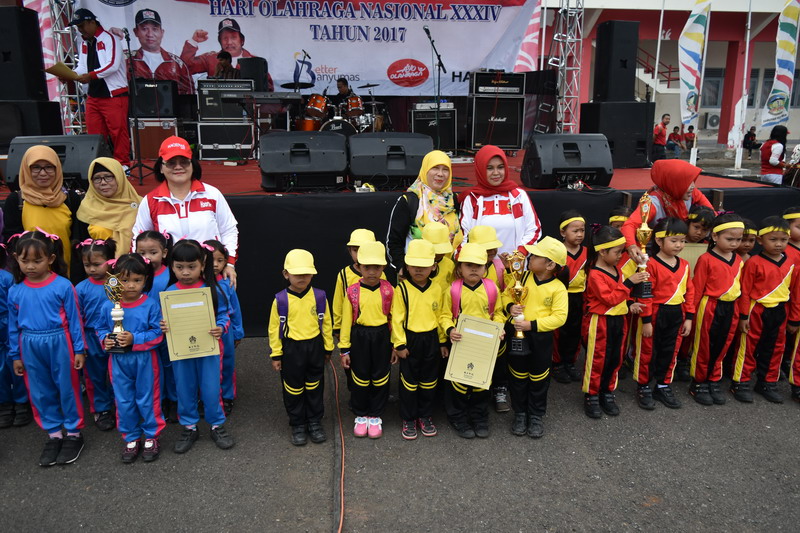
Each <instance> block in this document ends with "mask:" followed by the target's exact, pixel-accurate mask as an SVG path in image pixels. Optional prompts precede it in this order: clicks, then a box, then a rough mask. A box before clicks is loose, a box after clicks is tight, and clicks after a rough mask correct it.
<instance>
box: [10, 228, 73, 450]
mask: <svg viewBox="0 0 800 533" xmlns="http://www.w3.org/2000/svg"><path fill="white" fill-rule="evenodd" d="M9 247H10V249H13V250H14V258H15V259H16V261H14V264H13V265H12V267H13V272H14V279H15V280H16V282H17V284H16V285H14V286H13V287H11V288H10V289H9V291H8V338H9V339H11V342H10V343H9V351H8V357H9V360H11V361H13V365H14V373H15V374H16V375H18V376H24V377H25V384H26V385H27V386H28V393H29V396H30V400H31V407H32V408H33V416H34V418H35V419H36V422H37V423H38V424H39V427H41V428H42V429H43V430H45V431H46V432H47V434H48V436H49V437H50V438H49V439H48V441H47V443H46V444H45V446H44V450H42V454H41V456H40V457H39V464H40V465H41V466H52V465H54V464H69V463H73V462H75V461H76V460H77V459H78V457H79V456H80V454H81V451H82V450H83V435H81V428H83V404H82V402H81V386H80V382H79V380H78V370H80V369H81V368H83V364H84V361H85V356H84V354H85V348H84V347H85V341H84V338H83V322H82V321H81V314H80V311H79V310H78V295H77V293H76V292H75V288H74V287H73V286H72V284H71V283H70V282H69V280H68V279H67V278H65V277H62V274H63V273H66V271H67V267H66V265H65V264H64V259H63V248H62V246H61V243H60V242H59V241H58V236H57V235H50V234H46V233H44V232H42V231H39V230H36V231H27V232H25V233H23V234H22V235H19V236H15V237H12V238H11V240H10V241H9ZM62 430H66V432H67V435H66V437H64V436H63V434H62Z"/></svg>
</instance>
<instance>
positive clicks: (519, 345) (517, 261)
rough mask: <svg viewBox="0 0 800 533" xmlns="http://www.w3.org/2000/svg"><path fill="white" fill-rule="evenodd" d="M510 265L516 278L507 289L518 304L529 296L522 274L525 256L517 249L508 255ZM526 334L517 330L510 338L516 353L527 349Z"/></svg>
mask: <svg viewBox="0 0 800 533" xmlns="http://www.w3.org/2000/svg"><path fill="white" fill-rule="evenodd" d="M508 266H509V269H510V270H511V276H512V277H513V278H514V284H513V285H510V286H509V287H508V288H507V289H506V294H508V295H509V296H510V297H511V300H512V301H513V302H514V303H515V304H516V305H521V304H522V302H523V300H525V298H526V297H527V296H528V288H527V287H524V286H523V285H522V276H523V275H524V274H525V256H524V255H522V254H521V253H519V251H515V252H514V253H513V254H511V255H509V256H508ZM514 320H515V321H520V322H521V321H523V320H525V317H524V316H523V315H519V316H517V317H514ZM524 340H525V334H524V333H523V332H521V331H517V332H516V333H515V334H514V337H513V338H511V339H510V342H509V348H510V350H511V351H512V352H514V353H522V352H524V351H525V343H524V342H523V341H524Z"/></svg>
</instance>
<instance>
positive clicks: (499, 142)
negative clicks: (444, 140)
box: [470, 96, 525, 150]
mask: <svg viewBox="0 0 800 533" xmlns="http://www.w3.org/2000/svg"><path fill="white" fill-rule="evenodd" d="M470 100H471V101H470V106H471V107H472V113H471V118H472V149H473V150H478V149H480V148H481V147H483V146H485V145H487V144H493V145H495V146H497V147H499V148H502V149H503V150H520V149H521V148H522V126H523V115H524V113H525V97H513V98H495V97H485V96H484V97H481V96H476V97H474V98H471V99H470Z"/></svg>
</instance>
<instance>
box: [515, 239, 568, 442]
mask: <svg viewBox="0 0 800 533" xmlns="http://www.w3.org/2000/svg"><path fill="white" fill-rule="evenodd" d="M525 249H526V250H527V251H528V252H530V256H529V257H528V272H526V273H525V275H524V276H523V278H522V285H523V286H524V287H527V289H528V294H527V295H526V297H525V298H524V300H523V301H522V302H521V303H520V304H519V305H517V304H515V303H514V302H513V301H512V300H511V298H510V297H509V296H507V295H506V298H505V300H504V303H505V304H506V305H507V306H508V308H509V313H510V314H511V316H512V317H513V320H514V322H513V324H514V329H515V330H517V331H524V332H525V339H524V342H523V348H522V350H521V351H517V350H514V349H513V348H512V349H510V350H509V351H508V371H509V373H510V374H511V380H510V385H511V386H510V389H511V407H512V408H513V409H514V422H513V423H512V425H511V433H513V434H514V435H518V436H522V435H525V434H526V433H527V434H528V436H529V437H532V438H534V439H538V438H541V437H542V436H544V424H543V422H542V417H543V416H544V415H545V412H546V411H547V390H548V389H549V388H550V364H551V362H552V360H553V332H554V331H555V330H556V329H558V328H560V327H561V326H563V325H564V323H565V322H566V321H567V311H568V309H569V301H568V296H567V285H568V284H569V271H568V269H567V268H565V265H566V264H567V248H566V246H564V243H562V242H559V241H557V240H556V239H554V238H552V237H545V238H544V239H542V240H541V241H539V242H538V243H536V244H531V245H526V246H525ZM562 278H563V279H562Z"/></svg>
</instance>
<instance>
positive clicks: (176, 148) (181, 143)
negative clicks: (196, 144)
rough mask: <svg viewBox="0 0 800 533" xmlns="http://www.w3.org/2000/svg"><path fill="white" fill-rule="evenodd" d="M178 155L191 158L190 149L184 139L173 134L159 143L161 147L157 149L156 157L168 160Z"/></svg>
mask: <svg viewBox="0 0 800 533" xmlns="http://www.w3.org/2000/svg"><path fill="white" fill-rule="evenodd" d="M179 155H180V156H183V157H185V158H186V159H191V158H192V149H191V148H190V147H189V143H188V142H186V139H181V138H180V137H175V136H172V137H167V138H166V139H164V142H163V143H161V148H159V149H158V157H160V158H161V159H163V160H164V161H169V160H170V159H172V158H173V157H176V156H179Z"/></svg>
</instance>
